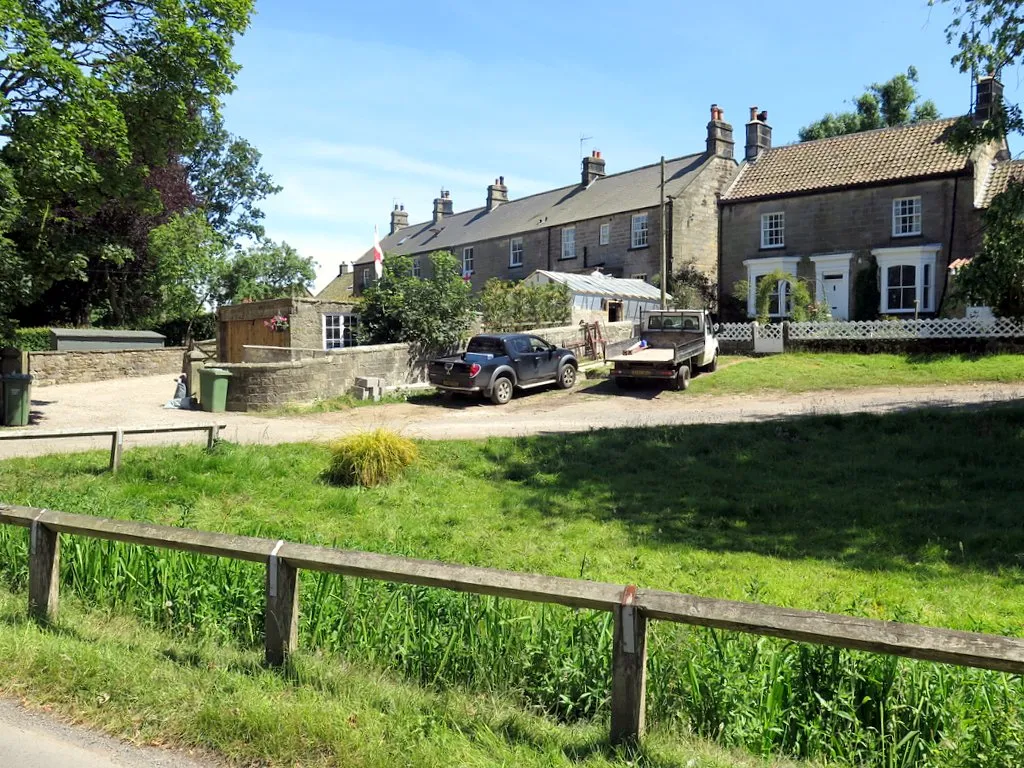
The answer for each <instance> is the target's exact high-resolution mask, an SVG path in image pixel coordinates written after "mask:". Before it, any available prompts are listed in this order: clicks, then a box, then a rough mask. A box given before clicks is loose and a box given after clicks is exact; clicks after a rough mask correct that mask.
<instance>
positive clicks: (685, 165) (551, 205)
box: [356, 153, 710, 264]
mask: <svg viewBox="0 0 1024 768" xmlns="http://www.w3.org/2000/svg"><path fill="white" fill-rule="evenodd" d="M709 159H710V158H709V157H708V156H707V155H706V154H703V153H701V154H694V155H687V156H685V157H678V158H674V159H672V160H666V161H665V195H666V196H667V197H674V196H677V195H679V194H680V193H681V192H682V191H683V190H684V189H685V188H686V187H687V186H688V185H689V184H690V182H691V181H693V180H694V179H695V178H696V177H697V175H698V173H699V172H700V170H701V168H702V167H703V166H704V165H705V163H707V162H708V161H709ZM660 185H661V163H660V162H659V163H655V164H653V165H645V166H642V167H640V168H635V169H633V170H631V171H623V172H622V173H614V174H609V175H608V176H604V177H602V178H599V179H597V180H596V181H594V182H592V183H591V184H589V185H588V186H586V187H584V186H583V185H582V184H572V185H570V186H567V187H560V188H558V189H552V190H549V191H547V192H540V193H538V194H536V195H530V196H529V197H521V198H519V199H517V200H510V201H509V202H507V203H502V204H501V205H499V206H498V207H497V208H495V209H494V210H493V211H488V210H487V208H486V206H484V207H480V208H473V209H471V210H468V211H460V212H459V213H456V214H454V215H453V216H446V217H445V218H444V219H442V220H441V221H440V222H438V223H437V224H436V225H435V224H434V222H433V221H425V222H420V223H419V224H412V225H410V226H408V227H404V228H403V229H400V230H398V231H397V232H396V233H395V234H393V235H388V236H387V237H385V238H384V239H382V240H381V243H380V244H381V248H383V250H384V253H386V254H387V253H392V254H396V255H409V254H413V253H424V252H429V251H436V250H445V249H451V248H455V247H457V246H460V245H463V244H466V245H469V244H471V243H479V242H482V241H485V240H493V239H496V238H501V237H509V236H511V235H518V234H524V233H527V232H531V231H533V230H537V229H544V228H546V227H558V226H563V225H566V224H571V223H573V222H576V221H582V220H584V219H592V218H596V217H599V216H609V215H611V214H614V213H623V212H626V211H633V210H640V209H643V208H651V207H653V206H657V205H658V203H659V200H660V193H659V187H660ZM481 196H482V195H481ZM372 261H373V249H372V248H369V249H367V251H366V253H364V254H363V255H362V256H361V257H360V258H359V259H357V260H356V264H367V263H369V262H372Z"/></svg>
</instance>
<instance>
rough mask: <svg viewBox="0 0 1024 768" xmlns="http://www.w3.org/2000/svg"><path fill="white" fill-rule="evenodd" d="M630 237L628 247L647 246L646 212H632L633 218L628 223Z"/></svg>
mask: <svg viewBox="0 0 1024 768" xmlns="http://www.w3.org/2000/svg"><path fill="white" fill-rule="evenodd" d="M629 230H630V237H629V246H630V248H646V247H647V214H646V213H636V214H633V219H632V221H631V223H630V227H629Z"/></svg>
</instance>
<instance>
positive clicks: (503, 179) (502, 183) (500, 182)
mask: <svg viewBox="0 0 1024 768" xmlns="http://www.w3.org/2000/svg"><path fill="white" fill-rule="evenodd" d="M498 183H499V184H501V185H502V186H504V185H505V177H504V176H499V177H498Z"/></svg>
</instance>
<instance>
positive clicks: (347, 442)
mask: <svg viewBox="0 0 1024 768" xmlns="http://www.w3.org/2000/svg"><path fill="white" fill-rule="evenodd" d="M417 455H418V451H417V450H416V444H415V443H413V441H412V440H410V439H409V438H407V437H402V436H401V435H399V434H398V433H396V432H392V431H391V430H389V429H375V430H374V431H373V432H361V433H359V434H357V435H351V436H350V437H344V438H342V439H341V440H338V441H337V442H336V443H335V444H334V445H333V446H331V465H330V467H329V468H328V470H327V474H326V477H327V481H328V482H329V483H331V484H332V485H361V486H363V487H364V488H373V487H375V486H378V485H386V484H388V483H390V482H392V481H393V480H395V479H396V478H397V477H398V476H399V475H401V474H402V472H404V471H405V469H406V468H407V467H408V466H409V465H410V464H412V463H413V462H414V461H415V460H416V457H417Z"/></svg>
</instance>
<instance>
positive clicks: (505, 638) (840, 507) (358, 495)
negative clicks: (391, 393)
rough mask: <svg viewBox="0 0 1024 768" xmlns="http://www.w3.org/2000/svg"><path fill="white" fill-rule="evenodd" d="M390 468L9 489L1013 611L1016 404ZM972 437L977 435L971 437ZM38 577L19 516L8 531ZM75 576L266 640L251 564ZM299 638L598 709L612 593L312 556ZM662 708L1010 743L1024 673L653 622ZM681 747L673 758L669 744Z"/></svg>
mask: <svg viewBox="0 0 1024 768" xmlns="http://www.w3.org/2000/svg"><path fill="white" fill-rule="evenodd" d="M420 449H421V454H422V457H421V460H420V461H419V462H418V463H417V464H416V465H415V466H414V467H413V468H411V470H410V471H409V472H408V474H407V475H406V476H405V477H404V478H403V479H401V480H399V481H398V482H397V483H395V484H394V485H392V486H389V487H385V488H380V489H372V490H361V489H336V488H331V487H329V486H327V485H324V484H323V483H321V482H319V481H318V480H317V479H316V478H317V475H318V474H319V472H320V471H321V470H322V468H323V466H324V464H325V463H326V460H327V456H328V451H327V450H326V449H325V448H322V447H318V446H301V445H295V446H278V447H275V448H262V447H238V446H230V445H223V444H222V445H221V446H219V447H218V448H217V450H216V451H214V453H212V454H206V453H204V452H203V451H201V450H200V449H198V448H183V447H179V448H167V449H159V450H143V449H138V450H133V451H130V452H129V453H127V454H126V457H125V461H124V466H123V469H122V472H121V473H120V474H119V475H118V476H117V477H116V478H114V477H109V476H106V475H104V474H102V473H100V472H99V471H98V468H99V467H102V466H103V464H104V459H103V457H102V456H101V455H100V454H83V455H78V456H71V457H69V456H62V457H50V458H45V459H34V460H20V461H14V462H5V463H3V464H2V465H0V473H2V474H0V498H4V499H5V500H9V501H12V502H16V503H24V504H32V505H35V506H45V507H49V508H56V509H65V510H67V511H73V512H86V513H92V514H102V515H111V516H121V517H124V516H128V517H132V518H138V519H153V520H157V521H160V522H164V523H180V524H183V525H189V526H195V527H202V528H214V529H221V530H230V531H232V532H237V533H243V534H258V535H264V536H268V537H281V538H286V539H293V540H303V541H308V542H312V543H324V544H334V545H337V546H342V547H354V548H362V549H369V550H375V551H384V552H396V553H401V554H409V555H416V556H420V557H432V558H438V559H443V560H449V561H456V562H466V563H472V564H481V565H491V566H496V567H505V568H513V569H519V570H528V571H538V572H546V573H551V574H556V575H566V576H579V575H583V576H584V577H587V578H595V579H601V580H607V581H615V582H618V583H626V582H631V583H636V584H639V585H641V586H649V587H655V588H665V589H672V590H676V591H684V592H693V593H697V594H704V595H710V596H719V597H730V598H746V599H752V600H757V601H763V602H769V603H775V604H782V605H791V606H794V607H802V608H819V609H825V610H834V611H838V612H842V613H849V614H853V615H866V616H871V617H879V618H891V619H898V620H904V621H917V622H924V623H929V624H938V625H945V626H951V627H955V628H963V629H972V630H982V631H989V632H997V633H1005V634H1013V633H1014V632H1015V631H1016V628H1018V627H1019V626H1020V623H1021V619H1022V616H1024V609H1022V608H1021V606H1022V601H1021V599H1020V598H1021V588H1022V586H1021V585H1022V582H1024V573H1022V570H1021V568H1020V564H1019V561H1018V557H1017V553H1019V552H1021V551H1024V528H1022V526H1021V523H1020V519H1019V514H1018V510H1019V509H1020V507H1021V505H1022V503H1024V488H1022V487H1021V485H1020V483H1019V481H1018V479H1017V478H1018V473H1017V468H1018V467H1019V466H1021V464H1022V462H1024V409H1021V408H999V409H992V410H987V411H976V412H964V413H960V412H952V413H951V412H943V411H926V412H921V413H911V414H900V415H891V416H885V417H871V416H856V417H834V416H833V417H824V418H816V419H804V420H797V421H791V422H784V423H781V422H777V423H765V424H751V425H744V424H738V425H726V426H694V427H686V428H655V429H644V430H619V431H597V432H591V433H586V434H576V435H562V436H543V437H536V438H525V439H503V440H490V441H487V442H485V443H469V442H449V443H423V444H421V446H420ZM978 457H984V461H979V459H978ZM0 536H2V537H3V539H0V541H2V542H3V543H2V544H0V564H2V565H0V575H2V577H3V578H4V579H5V580H6V581H7V582H8V583H10V584H12V585H13V586H14V587H15V588H21V587H22V586H23V585H24V578H25V576H24V574H25V551H26V534H25V532H24V531H21V530H17V531H6V532H0ZM66 541H67V543H66V549H65V557H64V561H65V563H64V571H63V580H64V589H65V592H67V593H73V594H77V595H80V596H82V597H83V598H86V599H89V600H90V601H92V602H94V603H95V604H99V605H111V604H116V605H119V606H122V607H123V608H124V609H125V610H132V611H134V612H135V613H136V614H137V615H139V616H141V617H142V618H143V619H145V620H146V621H147V622H149V623H151V624H155V625H158V626H161V627H166V629H168V630H169V631H171V632H174V633H175V634H176V635H177V636H178V637H179V638H182V639H184V638H188V639H189V640H190V641H191V640H194V639H197V638H209V639H215V640H220V641H227V642H239V643H241V644H242V645H243V646H256V645H258V643H259V642H260V633H261V622H260V610H261V607H262V589H263V575H262V568H260V567H259V566H255V565H251V564H244V563H232V562H230V561H222V560H217V559H213V558H202V557H197V556H189V555H182V554H176V553H161V552H156V551H152V550H142V549H138V548H132V547H126V546H121V545H115V544H110V543H105V542H104V543H98V542H82V541H78V540H76V539H73V538H69V539H67V540H66ZM302 594H303V612H302V625H301V643H302V645H303V647H305V648H307V649H308V648H313V647H315V648H319V649H322V650H323V651H325V652H328V653H337V654H340V655H343V656H344V658H346V659H348V660H349V661H351V662H358V663H360V664H369V665H371V666H383V667H388V668H392V669H396V670H398V671H399V672H400V673H401V674H402V675H403V676H405V677H406V678H408V679H410V680H412V681H415V682H418V683H421V684H423V685H425V686H427V687H428V688H430V689H433V690H437V691H449V690H455V689H468V690H475V691H480V692H486V693H495V694H501V695H503V696H506V697H508V698H509V699H510V700H515V701H517V702H519V703H520V704H522V705H524V706H525V707H528V708H531V709H535V710H537V711H540V712H546V713H548V714H550V715H553V716H555V717H557V718H559V719H561V720H564V721H569V722H577V721H584V722H586V721H590V720H595V721H598V722H600V721H602V720H603V719H604V718H605V717H606V716H607V693H608V691H607V686H608V663H609V658H610V651H609V641H610V626H609V618H608V616H606V615H604V614H595V613H592V612H587V611H578V612H577V611H570V610H566V609H561V608H557V607H540V606H531V605H527V604H523V603H518V602H514V601H503V600H495V599H492V598H481V597H475V596H467V595H461V594H454V593H448V592H443V591H437V590H428V589H424V588H418V587H400V586H392V585H387V584H379V583H374V582H363V581H358V580H353V579H342V578H340V577H327V576H319V575H317V574H311V573H305V574H304V575H303V583H302ZM649 663H650V668H649V700H648V706H649V716H650V718H651V721H652V722H653V723H654V724H655V725H656V726H657V727H659V728H665V729H669V730H671V731H673V732H694V733H698V734H701V735H706V736H709V737H711V738H714V739H716V740H718V741H719V742H721V743H722V744H725V745H735V746H743V747H745V748H747V749H748V750H751V751H753V752H755V753H758V754H783V755H799V756H810V757H812V758H817V759H821V760H824V761H835V762H839V763H841V764H853V765H867V766H879V767H881V766H885V767H886V768H889V767H890V766H915V768H916V767H917V766H950V765H955V766H1007V767H1008V766H1016V765H1020V764H1021V763H1022V761H1024V747H1022V744H1024V732H1022V729H1024V711H1022V710H1024V686H1022V683H1021V681H1020V679H1018V678H1014V677H1010V676H1004V675H1000V674H997V673H986V672H976V671H968V670H960V669H955V668H951V667H945V666H940V665H932V664H927V663H921V662H912V661H905V660H893V659H888V658H885V657H882V656H875V655H870V654H861V653H851V652H840V651H833V650H831V649H821V648H813V647H810V646H803V645H798V644H793V643H784V642H780V641H774V640H766V639H756V638H750V637H745V636H742V635H738V634H734V633H725V632H711V631H707V630H691V629H688V628H683V627H676V626H671V625H667V624H662V623H654V625H653V627H652V630H651V647H650V662H649ZM668 764H672V763H668Z"/></svg>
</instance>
